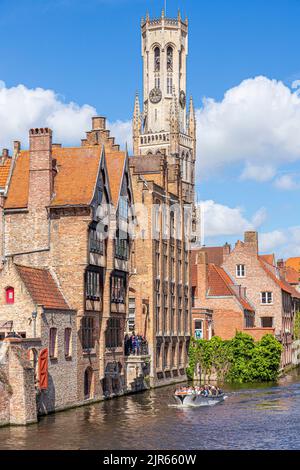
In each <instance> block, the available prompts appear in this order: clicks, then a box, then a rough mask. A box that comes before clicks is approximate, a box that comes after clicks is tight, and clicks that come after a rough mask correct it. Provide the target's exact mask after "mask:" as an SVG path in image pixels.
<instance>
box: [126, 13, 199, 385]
mask: <svg viewBox="0 0 300 470" xmlns="http://www.w3.org/2000/svg"><path fill="white" fill-rule="evenodd" d="M141 32H142V57H143V68H144V74H143V109H142V111H141V109H140V103H139V98H138V96H136V99H135V105H134V116H133V148H134V156H133V157H132V158H131V159H130V169H131V176H132V184H133V192H134V197H135V204H138V205H139V204H140V205H142V207H143V209H141V211H140V213H137V223H138V228H139V234H138V236H137V237H136V239H135V243H134V253H133V274H132V276H131V278H130V302H131V306H132V323H134V328H135V329H136V331H137V332H140V333H141V334H143V335H145V336H146V338H147V340H148V344H149V352H150V354H151V370H150V383H151V385H152V386H159V385H165V384H167V383H171V382H176V381H182V380H184V379H185V377H186V375H185V368H186V366H187V361H188V357H187V352H188V347H189V341H190V329H191V305H190V277H189V270H190V268H189V265H190V259H189V258H190V255H189V247H190V239H189V236H190V232H191V231H190V228H189V227H190V225H189V224H190V221H187V220H185V213H186V211H185V209H191V211H190V213H191V212H192V209H193V202H194V178H195V158H196V120H195V113H194V108H193V102H192V100H190V108H189V112H187V103H186V59H187V54H188V22H187V20H184V21H183V20H182V19H181V16H180V13H179V14H178V17H177V18H176V19H173V18H166V17H165V15H164V12H163V13H162V16H161V18H158V19H150V18H149V16H148V15H147V18H146V19H145V20H144V19H143V20H142V25H141ZM137 212H138V211H137Z"/></svg>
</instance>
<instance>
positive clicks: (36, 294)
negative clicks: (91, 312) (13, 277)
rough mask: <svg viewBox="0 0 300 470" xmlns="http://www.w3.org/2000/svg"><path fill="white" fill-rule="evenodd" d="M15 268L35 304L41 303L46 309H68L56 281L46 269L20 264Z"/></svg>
mask: <svg viewBox="0 0 300 470" xmlns="http://www.w3.org/2000/svg"><path fill="white" fill-rule="evenodd" d="M16 269H17V271H18V273H19V275H20V277H21V279H22V281H23V282H24V284H25V286H26V289H27V290H28V292H29V294H30V296H31V298H32V300H33V301H34V302H35V303H36V304H37V305H42V306H43V307H45V308H48V309H55V310H70V307H69V306H68V304H67V302H66V301H65V299H64V297H63V295H62V293H61V292H60V290H59V287H58V285H57V282H56V281H55V279H54V278H53V276H52V274H51V273H50V271H49V270H48V269H39V268H29V267H27V266H20V265H16Z"/></svg>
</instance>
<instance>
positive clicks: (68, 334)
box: [65, 328, 72, 357]
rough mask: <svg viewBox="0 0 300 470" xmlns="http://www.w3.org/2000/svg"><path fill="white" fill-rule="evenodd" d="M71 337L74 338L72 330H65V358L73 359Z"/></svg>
mask: <svg viewBox="0 0 300 470" xmlns="http://www.w3.org/2000/svg"><path fill="white" fill-rule="evenodd" d="M71 337H72V329H71V328H65V357H71V356H72V351H71Z"/></svg>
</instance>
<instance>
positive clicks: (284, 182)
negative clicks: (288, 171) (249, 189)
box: [274, 175, 300, 191]
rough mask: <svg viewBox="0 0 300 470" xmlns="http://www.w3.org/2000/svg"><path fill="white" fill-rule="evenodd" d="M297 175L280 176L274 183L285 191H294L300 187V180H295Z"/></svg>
mask: <svg viewBox="0 0 300 470" xmlns="http://www.w3.org/2000/svg"><path fill="white" fill-rule="evenodd" d="M295 177H296V175H282V176H279V177H278V178H277V179H276V180H275V182H274V185H275V186H276V188H278V189H282V190H284V191H293V190H296V189H300V183H299V182H298V181H295Z"/></svg>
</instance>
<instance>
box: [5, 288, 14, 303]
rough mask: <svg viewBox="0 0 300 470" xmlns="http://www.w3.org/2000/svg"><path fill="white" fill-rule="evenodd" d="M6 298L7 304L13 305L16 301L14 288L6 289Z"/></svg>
mask: <svg viewBox="0 0 300 470" xmlns="http://www.w3.org/2000/svg"><path fill="white" fill-rule="evenodd" d="M5 298H6V303H7V304H13V303H14V301H15V290H14V288H13V287H7V288H6V289H5Z"/></svg>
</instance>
